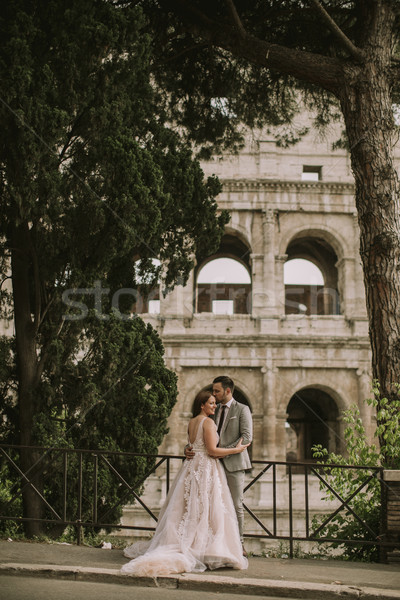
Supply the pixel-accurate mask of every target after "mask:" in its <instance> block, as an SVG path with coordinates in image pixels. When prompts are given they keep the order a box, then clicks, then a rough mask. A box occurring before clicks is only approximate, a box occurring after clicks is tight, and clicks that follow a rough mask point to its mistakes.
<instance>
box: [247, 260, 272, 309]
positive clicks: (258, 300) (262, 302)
mask: <svg viewBox="0 0 400 600" xmlns="http://www.w3.org/2000/svg"><path fill="white" fill-rule="evenodd" d="M250 259H251V273H252V277H251V283H252V286H251V287H252V306H251V315H252V317H253V318H255V319H256V318H257V317H262V316H263V315H264V312H265V307H266V304H267V295H268V291H267V290H266V289H265V285H264V255H263V254H251V255H250Z"/></svg>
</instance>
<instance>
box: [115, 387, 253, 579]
mask: <svg viewBox="0 0 400 600" xmlns="http://www.w3.org/2000/svg"><path fill="white" fill-rule="evenodd" d="M233 390H234V384H233V381H232V380H231V379H230V378H229V377H226V376H221V377H217V378H216V379H214V381H213V391H212V393H211V392H208V391H202V392H199V393H198V394H197V396H196V398H195V400H194V403H193V418H192V419H191V420H190V422H189V425H188V444H187V446H186V448H185V455H186V460H185V461H184V462H183V464H182V467H181V468H180V470H179V472H178V474H177V476H176V478H175V480H174V482H173V484H172V486H171V488H170V491H169V493H168V496H167V498H166V501H165V503H164V506H163V507H162V509H161V512H160V515H159V518H158V523H157V527H156V531H155V534H154V536H153V538H152V539H151V540H150V541H149V542H137V543H135V544H133V545H132V546H129V547H128V548H126V549H125V551H124V554H125V556H127V557H128V558H131V559H132V560H131V561H130V562H129V563H127V564H126V565H124V566H123V567H122V572H123V573H127V574H134V575H138V576H151V577H157V576H161V575H167V574H171V573H184V572H197V573H199V572H202V571H204V570H205V569H207V568H208V569H218V568H221V567H232V568H235V569H245V568H247V565H248V562H247V558H246V555H247V553H246V552H245V550H244V548H243V520H244V514H243V487H244V472H245V470H247V469H250V468H251V462H250V459H249V456H248V452H247V447H248V446H249V445H250V443H251V440H252V419H251V413H250V409H249V408H248V407H247V406H245V405H244V404H240V403H239V402H236V400H234V398H233V396H232V392H233ZM209 417H211V418H209Z"/></svg>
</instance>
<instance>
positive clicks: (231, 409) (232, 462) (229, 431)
mask: <svg viewBox="0 0 400 600" xmlns="http://www.w3.org/2000/svg"><path fill="white" fill-rule="evenodd" d="M234 387H235V386H234V383H233V381H232V379H231V378H230V377H227V376H225V375H221V376H220V377H216V378H215V379H214V381H213V387H212V393H213V396H214V398H215V400H216V402H217V408H216V411H215V415H214V420H215V423H216V425H217V431H218V434H219V436H220V439H219V444H218V445H219V446H220V448H234V447H235V446H236V444H237V443H238V441H239V439H240V438H243V439H242V442H243V444H249V443H250V442H251V441H252V437H253V422H252V418H251V412H250V409H249V407H248V406H246V405H245V404H241V403H240V402H236V400H235V399H234V397H233V395H232V394H233V390H234ZM185 455H186V457H187V458H192V457H193V456H194V453H193V452H191V450H189V449H185ZM221 460H222V464H223V465H224V468H225V474H226V479H227V482H228V486H229V490H230V492H231V496H232V500H233V504H234V506H235V510H236V515H237V520H238V524H239V534H240V540H241V542H242V545H243V523H244V508H243V488H244V472H245V470H247V469H251V462H250V458H249V455H248V452H247V450H245V451H244V452H241V453H240V454H231V455H230V456H226V457H225V458H222V459H221ZM243 555H244V556H247V552H246V550H245V549H244V548H243Z"/></svg>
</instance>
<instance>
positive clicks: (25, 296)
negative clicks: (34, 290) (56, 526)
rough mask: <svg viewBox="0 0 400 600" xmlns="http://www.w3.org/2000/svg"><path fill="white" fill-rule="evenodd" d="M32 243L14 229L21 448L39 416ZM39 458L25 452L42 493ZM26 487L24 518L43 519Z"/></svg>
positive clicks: (24, 463)
mask: <svg viewBox="0 0 400 600" xmlns="http://www.w3.org/2000/svg"><path fill="white" fill-rule="evenodd" d="M30 263H31V260H30V242H29V227H28V224H27V223H22V224H21V225H18V226H16V227H15V229H14V235H13V240H12V255H11V267H12V283H13V294H14V322H15V337H16V347H17V368H18V404H19V426H20V444H21V445H22V446H30V445H32V443H34V439H33V417H34V414H35V406H34V394H33V392H34V389H35V387H36V385H37V354H36V334H35V326H34V323H33V320H32V314H31V303H30V298H31V290H30V285H29V283H30V267H31V264H30ZM38 458H39V455H38V453H37V452H34V451H32V450H30V449H22V450H21V469H22V471H23V472H24V474H26V476H27V477H28V478H29V480H31V481H32V483H34V485H35V487H37V488H38V489H39V490H40V491H41V490H42V487H43V486H42V477H41V475H40V464H37V463H38ZM21 486H22V487H23V491H22V499H23V516H24V517H28V518H31V519H40V518H41V516H42V508H43V507H42V503H41V500H40V498H39V496H38V495H37V494H36V492H35V491H34V490H33V488H32V486H30V485H29V484H28V485H26V480H23V479H22V480H21ZM25 533H26V535H27V536H28V537H33V536H35V535H39V534H40V533H41V525H40V523H39V522H37V521H32V522H29V521H27V522H26V523H25Z"/></svg>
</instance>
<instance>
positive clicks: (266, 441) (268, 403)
mask: <svg viewBox="0 0 400 600" xmlns="http://www.w3.org/2000/svg"><path fill="white" fill-rule="evenodd" d="M261 373H262V374H263V413H264V416H263V452H262V457H263V459H264V460H275V457H276V406H275V402H274V398H275V393H274V392H275V374H274V371H273V369H272V368H267V367H262V369H261Z"/></svg>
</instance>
